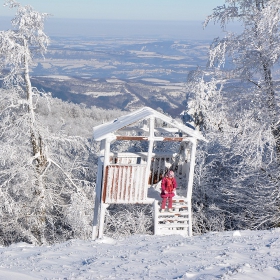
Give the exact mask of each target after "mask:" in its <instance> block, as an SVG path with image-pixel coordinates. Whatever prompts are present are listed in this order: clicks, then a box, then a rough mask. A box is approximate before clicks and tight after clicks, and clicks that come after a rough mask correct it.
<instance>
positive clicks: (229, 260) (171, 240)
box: [0, 229, 280, 280]
mask: <svg viewBox="0 0 280 280" xmlns="http://www.w3.org/2000/svg"><path fill="white" fill-rule="evenodd" d="M0 279H1V280H2V279H5V280H7V279H9V280H10V279H26V280H28V279H68V280H69V279H75V280H76V279H134V280H135V279H242V280H246V279H254V280H257V279H261V280H264V279H265V280H269V279H280V229H272V230H268V231H240V232H239V231H236V232H223V233H208V234H205V235H201V236H195V237H192V238H184V237H182V236H179V235H172V236H148V235H145V236H144V235H135V236H130V237H128V238H124V239H122V240H113V239H109V238H106V237H105V238H104V239H102V240H97V241H81V240H70V241H68V242H65V243H62V244H56V245H53V246H42V247H34V246H31V245H28V244H25V243H20V244H14V245H11V246H10V247H6V248H4V247H2V248H0Z"/></svg>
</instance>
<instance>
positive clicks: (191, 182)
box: [187, 138, 197, 236]
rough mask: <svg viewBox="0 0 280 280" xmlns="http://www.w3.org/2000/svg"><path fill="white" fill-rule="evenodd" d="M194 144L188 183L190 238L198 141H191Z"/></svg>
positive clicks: (193, 139)
mask: <svg viewBox="0 0 280 280" xmlns="http://www.w3.org/2000/svg"><path fill="white" fill-rule="evenodd" d="M190 141H191V143H192V148H191V160H190V171H189V181H188V193H187V201H188V212H189V236H192V188H193V177H194V166H195V153H196V141H197V140H196V139H195V138H192V139H190Z"/></svg>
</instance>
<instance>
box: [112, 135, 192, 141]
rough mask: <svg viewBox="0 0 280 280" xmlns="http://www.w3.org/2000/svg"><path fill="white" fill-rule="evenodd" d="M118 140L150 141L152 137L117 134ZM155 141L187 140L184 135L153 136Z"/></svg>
mask: <svg viewBox="0 0 280 280" xmlns="http://www.w3.org/2000/svg"><path fill="white" fill-rule="evenodd" d="M116 140H128V141H132V140H136V141H149V140H150V137H148V136H122V135H118V136H116ZM153 140H154V141H169V142H182V141H185V140H187V139H186V138H184V137H153Z"/></svg>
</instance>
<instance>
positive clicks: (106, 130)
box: [93, 107, 206, 141]
mask: <svg viewBox="0 0 280 280" xmlns="http://www.w3.org/2000/svg"><path fill="white" fill-rule="evenodd" d="M151 117H154V118H158V119H161V120H162V121H164V122H166V123H167V124H169V125H171V126H173V127H175V128H177V129H178V131H181V132H183V133H186V134H187V135H189V136H191V137H194V138H196V139H199V140H204V141H206V139H205V138H204V137H203V136H202V134H201V133H200V132H199V131H196V130H194V129H192V128H190V127H187V126H185V125H183V124H181V123H179V122H177V121H176V120H174V119H172V118H170V117H168V116H166V115H164V114H162V113H160V112H158V111H156V110H154V109H152V108H150V107H143V108H141V109H138V110H136V111H134V112H131V113H129V114H127V115H125V116H121V117H119V118H118V119H115V120H113V121H111V122H108V123H104V124H101V125H98V126H95V127H94V128H93V138H94V139H95V140H96V141H100V140H102V139H105V138H107V137H108V135H109V134H111V133H114V132H115V131H117V130H119V129H121V128H124V127H126V126H128V125H131V124H133V123H135V122H137V121H140V120H144V119H148V118H151Z"/></svg>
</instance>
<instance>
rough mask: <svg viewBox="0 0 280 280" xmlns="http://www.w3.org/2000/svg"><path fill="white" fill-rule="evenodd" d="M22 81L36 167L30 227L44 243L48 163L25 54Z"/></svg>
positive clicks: (25, 43) (25, 44)
mask: <svg viewBox="0 0 280 280" xmlns="http://www.w3.org/2000/svg"><path fill="white" fill-rule="evenodd" d="M24 46H25V50H26V53H27V52H28V46H27V42H26V41H24ZM24 81H25V85H26V97H27V102H28V112H29V114H30V139H31V145H32V156H33V157H34V160H35V169H36V175H35V176H36V178H37V179H36V186H37V189H36V190H35V192H34V199H35V209H34V212H35V213H34V214H35V216H36V221H37V222H36V223H35V225H34V227H33V229H32V231H33V232H34V234H35V235H37V236H36V238H37V240H38V241H39V242H41V243H42V244H43V243H45V236H44V231H45V227H46V200H45V187H44V183H43V172H44V170H45V169H46V167H47V165H48V161H47V158H46V156H45V154H44V147H43V140H42V137H41V135H40V133H38V136H37V135H36V128H35V113H34V107H33V96H32V95H33V93H32V86H31V81H30V76H29V65H28V59H27V55H25V56H24Z"/></svg>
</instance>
